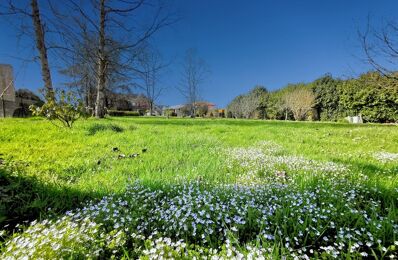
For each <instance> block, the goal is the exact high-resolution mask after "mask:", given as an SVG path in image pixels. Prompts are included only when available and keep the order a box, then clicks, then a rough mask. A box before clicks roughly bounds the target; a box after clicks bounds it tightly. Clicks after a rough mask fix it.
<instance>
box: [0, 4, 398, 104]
mask: <svg viewBox="0 0 398 260" xmlns="http://www.w3.org/2000/svg"><path fill="white" fill-rule="evenodd" d="M174 6H175V8H176V9H177V11H178V12H179V14H180V16H181V18H182V19H181V20H180V21H179V22H178V23H177V24H175V25H173V26H172V27H169V28H166V29H164V30H163V31H161V32H160V33H158V34H157V35H156V36H155V38H154V39H153V43H154V45H155V46H157V48H158V49H159V50H160V51H161V53H162V55H163V56H164V57H165V59H166V60H168V61H170V62H171V65H170V66H169V68H168V69H167V71H165V72H164V73H163V77H162V81H161V84H162V85H163V86H165V87H167V89H166V91H164V93H163V95H162V96H161V97H160V100H159V103H162V104H169V105H173V104H178V103H182V102H184V98H183V97H182V96H181V95H180V93H179V92H178V91H177V90H176V89H175V87H176V86H177V85H178V83H179V81H180V76H181V60H182V58H183V55H184V53H185V51H186V49H188V48H195V49H196V50H197V52H198V54H199V55H200V56H201V57H202V58H203V59H204V60H205V61H206V62H207V64H208V66H209V67H210V70H211V73H210V74H209V75H208V77H207V80H206V81H205V82H204V84H203V85H202V87H201V88H202V91H201V95H202V97H203V99H206V100H209V101H211V102H214V103H216V104H217V105H218V106H219V107H223V106H225V105H227V104H228V102H229V101H231V100H232V99H233V98H234V97H235V96H236V95H239V94H241V93H244V92H247V91H248V90H250V89H251V88H252V87H254V86H255V85H263V86H265V87H267V88H268V89H269V90H275V89H278V88H281V87H283V86H285V85H286V84H288V83H296V82H309V81H312V80H314V79H316V78H318V77H320V76H322V75H324V74H325V73H331V74H332V75H333V76H336V77H350V76H355V75H357V74H359V73H361V72H364V71H366V70H368V69H369V67H368V66H366V65H365V64H364V63H363V62H362V61H361V60H360V58H361V57H362V53H361V49H360V46H359V42H358V37H357V30H358V29H361V28H362V29H363V28H364V27H365V26H366V23H367V17H368V15H369V14H370V15H371V18H372V21H374V22H375V23H379V22H380V21H381V20H382V19H395V20H398V17H397V16H398V15H397V12H396V10H398V1H393V0H390V1H388V0H384V1H383V0H380V1H374V0H373V1H370V0H345V1H343V0H333V1H332V0H328V1H327V0H322V1H321V0H318V1H315V0H301V1H298V0H294V1H293V0H290V1H288V0H279V1H277V0H274V1H268V0H262V1H254V0H251V1H237V0H229V1H227V0H225V1H221V0H212V1H211V0H200V1H199V0H197V1H194V0H175V1H174ZM0 31H1V35H0V63H9V64H12V65H13V66H14V70H15V75H16V86H17V87H19V88H30V89H32V90H36V89H37V88H38V87H41V86H42V82H41V76H40V70H39V66H38V64H36V63H26V62H22V60H21V59H17V58H15V56H17V57H20V58H23V57H30V56H31V53H32V51H33V50H34V48H33V43H32V42H29V41H26V40H23V41H20V42H18V41H17V38H16V35H15V33H14V31H13V29H12V28H11V27H10V26H9V24H7V23H4V22H2V23H1V24H0ZM55 62H56V61H53V60H50V63H55ZM53 73H54V75H53V79H54V83H55V85H56V86H57V85H60V84H61V83H62V82H64V81H65V79H63V78H61V77H60V76H59V75H57V73H56V71H55V70H54V71H53Z"/></svg>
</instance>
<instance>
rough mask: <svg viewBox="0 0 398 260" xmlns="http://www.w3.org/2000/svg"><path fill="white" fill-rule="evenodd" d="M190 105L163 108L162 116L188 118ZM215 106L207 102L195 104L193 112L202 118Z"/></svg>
mask: <svg viewBox="0 0 398 260" xmlns="http://www.w3.org/2000/svg"><path fill="white" fill-rule="evenodd" d="M191 107H192V106H191V104H180V105H175V106H169V107H165V108H164V109H163V115H171V116H190V115H191V111H192V109H191ZM215 107H216V105H215V104H213V103H210V102H207V101H198V102H195V111H196V114H197V115H200V116H204V115H206V114H207V113H208V112H210V111H213V110H214V109H215Z"/></svg>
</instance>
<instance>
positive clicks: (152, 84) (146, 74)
mask: <svg viewBox="0 0 398 260" xmlns="http://www.w3.org/2000/svg"><path fill="white" fill-rule="evenodd" d="M138 60H139V64H140V70H141V71H142V73H140V76H141V78H142V85H140V88H141V89H142V90H144V93H145V96H146V97H147V99H148V101H149V113H150V115H152V114H153V110H154V106H155V103H156V101H157V99H158V98H159V96H160V95H161V93H162V91H163V90H164V88H162V87H161V86H160V85H159V78H160V73H161V71H162V70H163V69H164V68H165V67H166V66H167V64H164V63H163V62H162V57H161V56H160V54H159V52H157V51H156V50H147V51H143V52H142V53H141V55H139V58H138Z"/></svg>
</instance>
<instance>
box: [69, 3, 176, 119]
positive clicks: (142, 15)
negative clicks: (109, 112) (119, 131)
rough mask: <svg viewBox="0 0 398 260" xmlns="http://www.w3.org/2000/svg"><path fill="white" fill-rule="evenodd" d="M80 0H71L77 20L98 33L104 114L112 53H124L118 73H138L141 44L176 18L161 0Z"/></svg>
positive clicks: (99, 97) (99, 99) (99, 105)
mask: <svg viewBox="0 0 398 260" xmlns="http://www.w3.org/2000/svg"><path fill="white" fill-rule="evenodd" d="M77 1H78V0H68V3H69V4H70V6H71V8H72V10H73V11H74V12H75V13H76V15H77V16H78V19H75V22H77V24H78V25H79V26H82V25H84V27H85V30H89V31H91V32H93V33H95V34H97V35H98V50H97V55H96V57H97V61H96V73H95V75H96V78H97V80H96V81H97V83H96V92H97V93H96V105H95V116H96V117H98V118H102V117H104V116H105V99H106V90H107V85H109V74H110V72H109V71H110V67H111V63H110V57H111V56H113V55H114V53H115V52H116V53H119V54H120V55H121V59H120V60H119V63H118V66H119V68H121V69H120V70H118V73H119V74H124V75H120V76H123V77H127V76H130V77H131V78H134V77H137V75H138V74H139V72H141V71H139V70H138V69H137V67H136V66H137V56H138V54H139V52H140V50H141V49H142V48H143V47H142V46H143V45H145V44H146V42H147V41H148V40H149V38H151V37H152V36H153V35H154V34H155V33H156V32H157V31H159V30H160V29H161V28H163V27H165V26H167V25H170V24H172V23H174V22H175V21H176V19H175V17H174V16H173V15H172V14H171V13H170V12H169V11H168V9H167V8H166V6H165V5H164V4H162V3H161V2H160V1H159V2H156V1H151V2H149V0H92V1H90V2H89V3H86V2H85V4H82V2H80V3H79V2H77ZM148 17H149V18H148ZM72 31H73V29H72ZM115 42H117V43H118V44H114V43H115ZM127 74H129V75H127ZM132 85H133V84H132Z"/></svg>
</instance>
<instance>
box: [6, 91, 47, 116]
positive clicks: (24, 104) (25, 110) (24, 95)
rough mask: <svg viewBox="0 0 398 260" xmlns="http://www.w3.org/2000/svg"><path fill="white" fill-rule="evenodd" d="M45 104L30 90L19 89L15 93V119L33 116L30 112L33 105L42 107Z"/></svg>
mask: <svg viewBox="0 0 398 260" xmlns="http://www.w3.org/2000/svg"><path fill="white" fill-rule="evenodd" d="M43 104H44V102H43V101H42V100H41V99H40V97H39V96H37V95H36V94H35V93H33V92H32V91H30V90H29V89H18V90H17V91H16V92H15V111H14V113H13V116H15V117H27V116H31V115H32V112H31V111H30V110H29V107H30V106H31V105H35V106H42V105H43Z"/></svg>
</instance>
